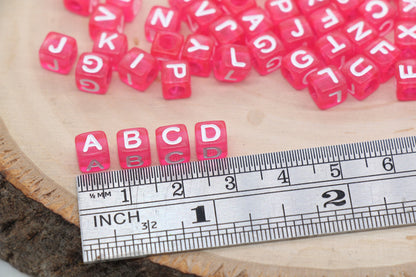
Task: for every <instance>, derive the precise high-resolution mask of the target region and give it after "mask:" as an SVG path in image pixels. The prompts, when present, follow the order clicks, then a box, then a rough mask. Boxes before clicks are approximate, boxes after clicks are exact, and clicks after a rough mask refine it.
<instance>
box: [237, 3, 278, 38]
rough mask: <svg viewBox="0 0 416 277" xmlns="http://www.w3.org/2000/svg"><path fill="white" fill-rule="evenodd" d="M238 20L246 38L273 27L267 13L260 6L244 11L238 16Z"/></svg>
mask: <svg viewBox="0 0 416 277" xmlns="http://www.w3.org/2000/svg"><path fill="white" fill-rule="evenodd" d="M238 22H239V23H240V25H241V26H242V27H243V29H244V32H245V35H246V37H247V39H250V38H252V37H254V36H257V35H260V34H263V33H265V32H267V31H268V30H271V29H272V28H273V23H272V21H271V19H270V17H269V15H268V14H267V12H266V11H265V10H263V9H261V8H252V9H249V10H246V11H244V12H243V13H241V14H240V15H239V16H238Z"/></svg>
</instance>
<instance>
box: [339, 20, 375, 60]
mask: <svg viewBox="0 0 416 277" xmlns="http://www.w3.org/2000/svg"><path fill="white" fill-rule="evenodd" d="M344 33H345V35H346V36H347V38H348V39H349V40H350V41H351V42H352V43H353V45H354V51H355V52H357V53H362V52H363V50H364V48H365V47H366V46H367V45H368V44H370V43H371V42H372V41H374V40H375V39H376V38H377V37H378V32H377V30H376V29H374V28H373V27H372V26H371V25H370V24H368V23H367V22H366V21H365V20H364V19H363V18H357V19H356V20H354V21H352V22H350V23H348V24H347V25H346V26H345V28H344Z"/></svg>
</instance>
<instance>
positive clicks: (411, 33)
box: [397, 25, 416, 39]
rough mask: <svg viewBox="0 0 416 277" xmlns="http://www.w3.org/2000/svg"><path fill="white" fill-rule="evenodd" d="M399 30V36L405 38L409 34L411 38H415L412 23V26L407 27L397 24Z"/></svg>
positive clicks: (415, 30)
mask: <svg viewBox="0 0 416 277" xmlns="http://www.w3.org/2000/svg"><path fill="white" fill-rule="evenodd" d="M397 28H398V29H399V30H400V31H402V32H401V33H400V34H399V38H405V37H407V36H411V37H412V38H414V39H416V25H414V26H413V27H412V28H409V29H407V28H406V27H405V26H403V25H399V26H398V27H397Z"/></svg>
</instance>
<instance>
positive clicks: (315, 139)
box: [0, 0, 416, 276]
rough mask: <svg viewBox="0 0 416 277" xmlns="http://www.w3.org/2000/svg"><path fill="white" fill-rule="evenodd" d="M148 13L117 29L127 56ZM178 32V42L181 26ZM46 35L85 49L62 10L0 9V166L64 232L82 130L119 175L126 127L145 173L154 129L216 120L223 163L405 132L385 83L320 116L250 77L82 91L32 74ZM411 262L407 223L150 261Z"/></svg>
mask: <svg viewBox="0 0 416 277" xmlns="http://www.w3.org/2000/svg"><path fill="white" fill-rule="evenodd" d="M263 2H264V1H259V4H260V5H261V6H262V5H263ZM156 4H160V5H164V6H167V5H168V3H167V0H155V1H143V7H142V9H141V11H140V14H139V16H138V17H137V18H136V20H135V21H134V22H133V23H130V24H127V26H126V34H127V35H128V38H129V45H130V47H132V46H138V47H141V48H143V49H145V50H149V49H150V44H149V43H148V42H147V41H146V40H145V38H144V34H143V33H144V20H145V18H146V15H147V13H148V11H149V10H150V8H151V6H152V5H156ZM182 30H183V31H184V33H187V31H186V26H185V25H183V26H182ZM49 31H57V32H62V33H64V34H67V35H71V36H73V37H75V38H76V39H77V41H78V46H79V53H82V52H86V51H90V50H91V48H92V42H91V40H90V38H89V36H88V18H87V17H81V16H77V15H74V14H72V13H70V12H68V11H66V10H65V9H64V7H63V4H62V1H56V0H44V1H24V0H16V1H3V2H1V3H0V35H1V38H2V43H1V44H0V50H1V51H0V64H1V67H0V116H1V120H2V123H1V124H0V169H1V170H2V172H3V173H4V174H5V175H6V176H7V178H8V180H10V181H11V182H12V183H13V184H15V185H16V186H17V187H18V188H19V189H20V190H21V191H23V192H24V193H25V194H26V195H27V196H29V197H31V198H33V199H35V200H37V201H39V202H41V203H43V204H44V205H45V206H46V207H48V208H49V209H50V210H52V211H53V212H55V213H57V214H60V215H62V216H63V217H64V218H65V219H67V220H68V221H70V222H73V223H76V224H78V214H77V208H76V207H77V201H76V187H75V177H76V176H77V175H78V174H80V172H79V170H78V167H77V161H76V155H75V147H74V137H75V136H76V135H77V134H80V133H83V132H87V131H94V130H103V131H105V132H106V134H107V136H108V139H109V145H110V152H111V162H112V167H111V169H112V170H116V169H119V165H118V161H117V146H116V145H117V144H116V132H117V131H118V130H121V129H124V128H130V127H145V128H147V129H148V130H149V133H150V139H151V147H152V151H153V153H152V157H153V160H154V164H155V165H156V164H157V162H156V161H157V159H156V155H155V154H156V146H155V136H154V130H155V129H156V128H157V127H159V126H163V125H168V124H174V123H183V124H185V125H186V126H187V127H188V129H189V130H193V127H194V125H195V123H197V122H198V121H204V120H217V119H221V120H224V121H225V122H226V124H227V128H228V129H227V131H228V140H229V155H230V156H238V155H245V154H253V153H262V152H273V151H281V150H288V149H296V148H304V147H314V146H322V145H330V144H341V143H350V142H357V141H365V140H373V139H382V138H389V137H399V136H410V135H416V130H415V125H416V112H415V103H414V102H398V101H397V100H396V97H395V85H394V81H393V80H391V81H389V82H388V83H386V84H383V85H382V86H381V87H380V89H379V90H378V91H377V92H376V93H375V94H374V95H371V96H370V97H369V98H368V99H366V100H365V101H362V102H359V101H356V100H355V99H353V98H352V97H349V99H348V100H347V101H346V102H345V103H343V104H342V105H340V106H339V107H336V108H333V109H331V110H328V111H320V110H318V109H317V107H316V106H315V104H314V103H313V101H312V100H311V98H310V96H309V94H308V92H307V91H306V90H305V91H295V90H294V89H292V88H291V87H290V86H289V85H288V84H287V82H286V81H285V80H284V79H283V78H282V76H281V74H280V72H276V73H274V74H271V75H269V76H267V77H261V76H259V75H258V74H257V73H255V72H254V71H253V72H252V74H251V75H250V77H249V78H248V79H247V80H245V81H244V82H242V83H238V84H224V83H220V82H217V81H216V80H215V79H214V78H213V77H210V78H193V79H192V87H193V95H192V97H191V98H189V99H184V100H177V101H165V100H164V99H163V98H162V95H161V84H160V80H159V79H158V80H157V81H156V82H155V83H154V84H153V85H152V86H151V87H150V89H149V90H148V91H146V92H145V93H140V92H137V91H135V90H133V89H131V88H129V87H127V86H126V85H125V84H123V83H122V82H121V81H120V80H119V78H118V76H117V73H114V75H113V78H112V84H111V87H110V89H109V91H108V93H107V94H106V95H93V94H88V93H83V92H80V91H78V90H77V88H76V86H75V76H74V70H72V71H71V73H70V74H69V75H67V76H63V75H59V74H55V73H52V72H49V71H46V70H44V69H42V68H41V67H40V64H39V61H38V54H37V51H38V49H39V47H40V45H41V43H42V41H43V39H44V37H45V36H46V34H47V33H48V32H49ZM190 140H191V142H193V140H194V135H193V133H192V131H190ZM192 145H193V144H192ZM195 159H196V157H195V151H192V160H195ZM415 253H416V227H415V226H413V227H406V228H397V229H389V230H381V231H372V232H364V233H353V234H344V235H336V236H329V237H320V238H311V239H302V240H292V241H284V242H276V243H268V244H258V245H251V246H242V247H233V248H224V249H216V250H206V251H196V252H188V253H181V254H174V255H161V256H154V257H151V258H150V259H151V260H152V261H156V262H158V263H161V264H165V265H168V266H170V267H174V268H177V269H180V270H182V271H184V272H191V273H195V274H199V275H203V276H208V275H214V276H256V275H258V276H277V275H281V276H302V275H306V276H322V275H337V276H352V275H356V276H360V275H361V276H387V275H390V274H391V275H392V276H412V275H414V274H415V272H416V254H415Z"/></svg>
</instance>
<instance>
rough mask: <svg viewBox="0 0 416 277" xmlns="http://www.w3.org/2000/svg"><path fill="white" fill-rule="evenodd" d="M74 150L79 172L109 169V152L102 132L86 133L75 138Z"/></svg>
mask: <svg viewBox="0 0 416 277" xmlns="http://www.w3.org/2000/svg"><path fill="white" fill-rule="evenodd" d="M75 148H76V152H77V157H78V165H79V169H80V170H81V172H83V173H92V172H97V171H102V170H107V169H109V168H110V152H109V150H108V142H107V137H106V135H105V133H104V132H103V131H94V132H87V133H83V134H80V135H78V136H76V137H75Z"/></svg>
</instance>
